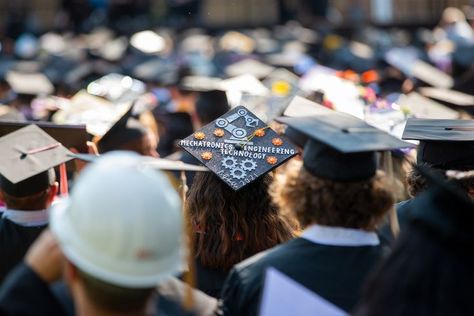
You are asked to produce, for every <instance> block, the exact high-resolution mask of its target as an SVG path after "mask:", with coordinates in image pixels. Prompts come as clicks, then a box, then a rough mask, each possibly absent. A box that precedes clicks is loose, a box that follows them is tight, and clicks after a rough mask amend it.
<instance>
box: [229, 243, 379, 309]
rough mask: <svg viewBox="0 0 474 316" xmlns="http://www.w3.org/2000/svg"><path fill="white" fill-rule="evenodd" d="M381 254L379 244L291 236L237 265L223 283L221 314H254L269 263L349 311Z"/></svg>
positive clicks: (257, 307) (257, 306)
mask: <svg viewBox="0 0 474 316" xmlns="http://www.w3.org/2000/svg"><path fill="white" fill-rule="evenodd" d="M382 254H383V251H382V247H381V246H357V247H345V246H328V245H322V244H316V243H314V242H311V241H308V240H306V239H304V238H296V239H294V240H291V241H289V242H286V243H284V244H282V245H279V246H277V247H274V248H272V249H270V250H267V251H265V252H262V253H259V254H257V255H255V256H253V257H251V258H249V259H247V260H245V261H243V262H242V263H240V264H238V265H236V266H235V267H234V269H233V270H232V271H231V272H230V274H229V276H228V278H227V280H226V282H225V284H224V288H223V291H222V296H221V299H222V302H221V306H220V308H221V312H222V313H223V314H224V315H232V316H237V315H246V316H253V315H258V313H259V303H260V297H261V294H262V289H263V282H264V275H265V271H266V270H267V268H269V267H273V268H275V269H277V270H279V271H281V272H282V273H284V274H285V275H287V276H288V277H290V278H292V279H294V280H295V281H296V282H299V283H301V284H302V285H303V286H305V287H307V288H308V289H310V290H312V291H314V292H316V293H318V294H319V295H320V296H322V297H323V298H325V299H326V300H328V301H330V302H332V303H333V304H335V305H337V306H339V307H340V308H342V309H344V310H346V311H351V310H352V309H353V308H354V306H355V304H356V302H357V301H358V299H359V295H360V291H361V287H362V285H363V284H364V281H365V279H366V277H367V275H368V274H369V272H370V271H371V269H372V268H373V266H374V265H375V264H376V263H377V262H378V261H379V259H381V257H382Z"/></svg>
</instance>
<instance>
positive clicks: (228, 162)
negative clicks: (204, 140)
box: [221, 157, 238, 169]
mask: <svg viewBox="0 0 474 316" xmlns="http://www.w3.org/2000/svg"><path fill="white" fill-rule="evenodd" d="M221 164H222V166H223V167H224V168H227V169H234V168H236V167H237V165H238V163H237V159H235V158H234V157H224V159H223V160H222V163H221Z"/></svg>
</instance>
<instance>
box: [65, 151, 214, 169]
mask: <svg viewBox="0 0 474 316" xmlns="http://www.w3.org/2000/svg"><path fill="white" fill-rule="evenodd" d="M72 157H74V158H77V159H80V160H82V161H87V162H91V163H93V162H95V161H96V160H97V159H98V158H99V157H100V156H97V155H91V154H72ZM140 166H141V167H144V168H150V169H158V170H164V171H194V172H196V171H198V172H208V171H209V169H208V168H206V167H204V166H196V165H192V164H188V163H184V162H182V161H177V160H171V159H164V158H153V157H143V158H142V161H141V163H140Z"/></svg>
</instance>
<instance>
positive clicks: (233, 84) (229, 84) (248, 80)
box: [222, 74, 269, 96]
mask: <svg viewBox="0 0 474 316" xmlns="http://www.w3.org/2000/svg"><path fill="white" fill-rule="evenodd" d="M222 87H223V89H224V90H226V91H229V92H238V93H246V94H251V95H256V96H266V95H268V93H269V90H268V88H267V87H265V85H264V84H263V83H262V82H261V81H260V80H258V79H257V78H256V77H255V76H252V75H249V74H246V75H241V76H237V77H233V78H229V79H226V80H223V81H222Z"/></svg>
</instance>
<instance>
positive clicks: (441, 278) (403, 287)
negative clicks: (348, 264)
mask: <svg viewBox="0 0 474 316" xmlns="http://www.w3.org/2000/svg"><path fill="white" fill-rule="evenodd" d="M455 248H456V247H454V246H453V245H449V244H446V243H444V242H443V241H441V240H437V239H435V238H433V236H432V235H431V234H430V233H429V232H428V231H426V230H425V229H423V228H422V227H416V226H413V225H411V226H409V227H407V228H406V230H405V231H404V232H402V234H401V235H400V238H399V240H398V241H397V243H396V244H395V246H394V249H393V251H392V252H391V254H390V255H389V256H388V257H387V258H386V259H385V260H384V261H383V262H382V263H381V264H380V265H379V266H378V268H377V269H376V270H375V271H374V273H373V274H372V276H371V277H370V278H369V280H368V283H367V285H366V287H365V289H364V293H363V296H362V299H361V301H360V302H359V305H358V307H357V308H356V313H355V315H356V316H379V315H384V316H405V315H407V316H408V315H409V316H444V315H470V314H471V313H472V311H473V310H474V301H473V300H472V296H473V294H474V272H473V269H472V267H473V264H474V252H472V249H466V250H465V251H464V255H461V254H460V253H459V252H456V251H455V250H454V249H455Z"/></svg>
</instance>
